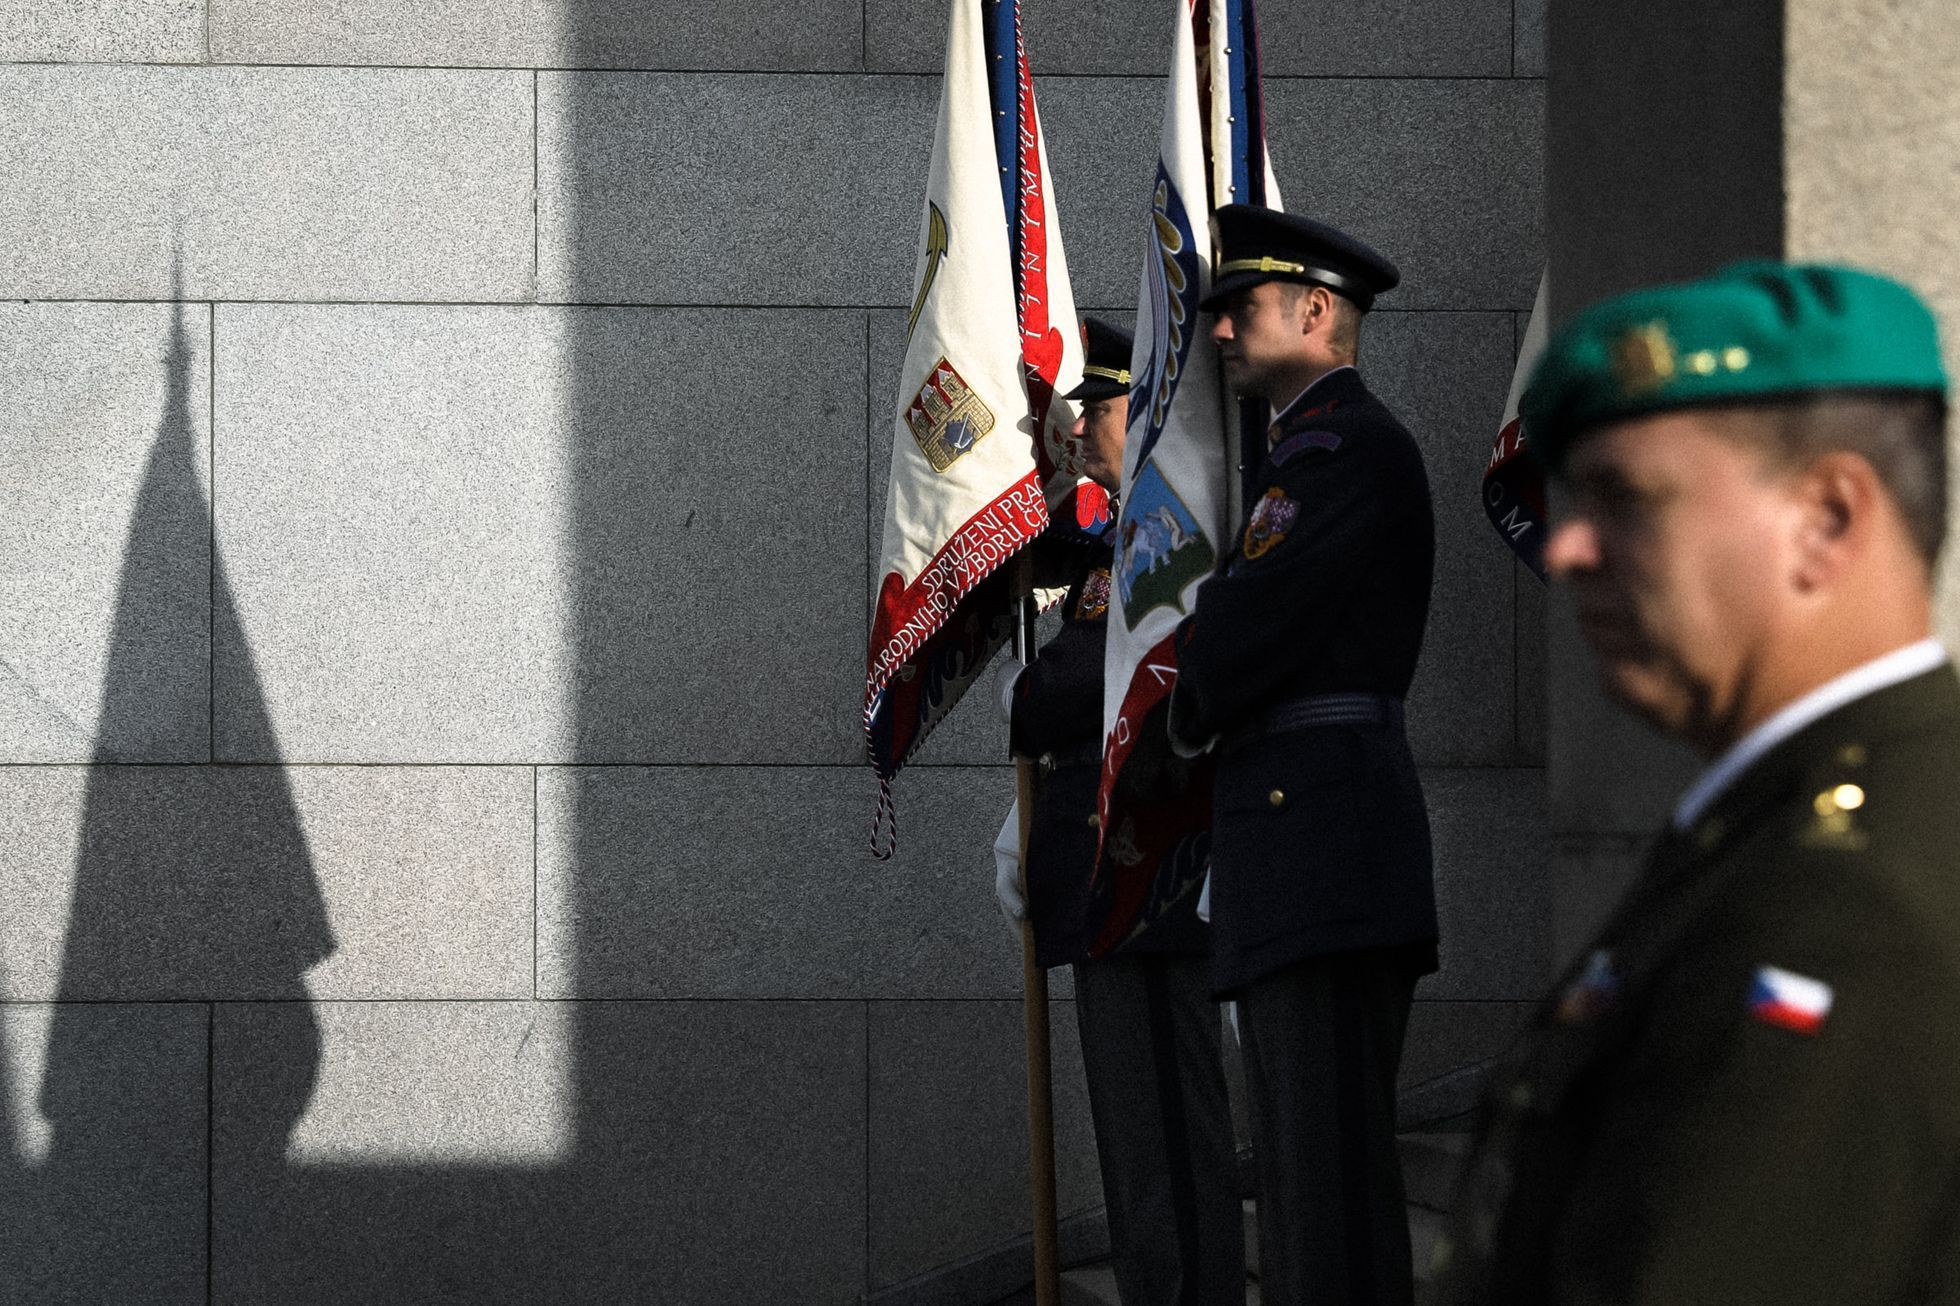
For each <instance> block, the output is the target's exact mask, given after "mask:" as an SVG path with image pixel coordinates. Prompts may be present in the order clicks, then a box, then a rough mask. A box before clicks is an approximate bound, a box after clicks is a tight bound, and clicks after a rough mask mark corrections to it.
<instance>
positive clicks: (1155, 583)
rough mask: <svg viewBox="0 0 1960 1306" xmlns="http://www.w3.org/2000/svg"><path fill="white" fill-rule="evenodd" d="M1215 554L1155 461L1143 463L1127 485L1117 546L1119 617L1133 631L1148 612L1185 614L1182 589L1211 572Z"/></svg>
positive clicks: (1215, 558) (1196, 522) (1194, 519)
mask: <svg viewBox="0 0 1960 1306" xmlns="http://www.w3.org/2000/svg"><path fill="white" fill-rule="evenodd" d="M1216 561H1217V554H1215V553H1214V552H1213V551H1212V547H1211V541H1210V540H1208V539H1206V538H1205V533H1204V532H1203V531H1201V530H1199V529H1198V521H1197V518H1195V517H1193V516H1192V515H1191V510H1190V509H1189V508H1187V507H1185V506H1184V500H1182V499H1180V498H1178V497H1177V492H1176V491H1175V490H1173V489H1171V487H1170V482H1168V481H1166V480H1165V479H1164V477H1163V473H1161V472H1159V471H1158V470H1157V465H1156V464H1155V463H1146V464H1145V465H1144V466H1143V468H1142V470H1140V471H1139V472H1138V473H1137V478H1136V482H1135V484H1133V485H1131V486H1130V498H1129V502H1128V503H1126V504H1124V506H1123V529H1122V538H1121V539H1120V540H1118V542H1117V564H1116V565H1117V582H1116V583H1117V587H1118V588H1119V589H1120V590H1121V591H1122V594H1123V617H1124V619H1125V620H1126V621H1127V622H1128V623H1129V626H1130V629H1132V630H1135V629H1136V627H1137V624H1138V623H1139V622H1141V621H1142V620H1143V617H1144V614H1145V613H1147V612H1149V611H1150V610H1151V609H1153V608H1161V607H1168V608H1175V609H1177V610H1178V611H1179V612H1182V611H1184V603H1183V600H1182V598H1181V596H1182V594H1183V593H1184V587H1185V586H1187V585H1189V584H1190V583H1191V582H1193V581H1196V580H1202V579H1204V577H1205V576H1206V575H1207V574H1209V573H1210V571H1211V569H1212V564H1213V563H1214V562H1216Z"/></svg>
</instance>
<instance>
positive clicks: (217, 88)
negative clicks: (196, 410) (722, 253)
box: [0, 65, 533, 300]
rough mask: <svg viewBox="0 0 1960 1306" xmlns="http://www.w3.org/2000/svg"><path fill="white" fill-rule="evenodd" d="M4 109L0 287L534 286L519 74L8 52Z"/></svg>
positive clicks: (279, 294)
mask: <svg viewBox="0 0 1960 1306" xmlns="http://www.w3.org/2000/svg"><path fill="white" fill-rule="evenodd" d="M0 121H6V122H8V123H11V124H13V125H12V127H11V128H10V129H9V132H8V141H9V144H8V147H7V148H5V149H0V197H4V198H0V295H3V296H5V297H8V298H18V299H84V298H102V299H137V298H161V297H164V296H167V295H171V296H174V295H176V294H178V293H181V294H182V295H184V296H188V297H191V298H219V299H302V298H312V299H408V300H428V299H436V300H449V299H468V300H511V299H528V298H530V295H531V290H532V272H533V234H532V211H533V204H532V172H533V164H532V154H533V142H532V132H531V128H532V96H531V78H530V77H529V76H528V75H526V74H523V73H516V72H460V71H441V70H417V71H398V70H382V69H359V70H349V69H269V68H268V69H238V68H198V69H183V68H172V69H164V68H137V67H90V68H76V67H36V66H27V65H15V66H12V67H0ZM28 142H31V143H32V148H31V149H30V148H28V145H27V143H28ZM174 262H176V263H181V269H182V288H181V292H179V291H178V290H177V289H176V287H175V286H174V284H173V281H172V275H173V263H174Z"/></svg>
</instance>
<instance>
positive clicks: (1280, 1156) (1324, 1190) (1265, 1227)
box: [1238, 952, 1416, 1306]
mask: <svg viewBox="0 0 1960 1306" xmlns="http://www.w3.org/2000/svg"><path fill="white" fill-rule="evenodd" d="M1415 982H1416V973H1415V970H1414V968H1413V967H1412V966H1411V965H1410V963H1409V960H1408V958H1407V956H1406V954H1403V953H1400V952H1359V953H1346V954H1341V955H1338V956H1331V957H1317V958H1312V959H1310V960H1307V961H1304V962H1298V963H1295V964H1294V965H1291V966H1288V967H1285V968H1284V969H1282V970H1278V971H1275V972H1273V973H1272V974H1270V975H1266V976H1262V977H1261V978H1259V979H1257V980H1254V981H1253V982H1252V983H1251V984H1249V985H1248V986H1246V988H1245V989H1244V990H1242V991H1241V992H1240V993H1239V995H1238V997H1239V1038H1240V1042H1241V1045H1242V1047H1243V1049H1244V1052H1245V1079H1246V1097H1247V1099H1248V1101H1249V1104H1250V1106H1251V1111H1252V1142H1253V1149H1254V1151H1255V1152H1256V1154H1257V1157H1258V1165H1259V1284H1260V1291H1261V1293H1262V1295H1263V1300H1264V1301H1265V1302H1266V1303H1267V1306H1409V1303H1410V1302H1411V1301H1412V1300H1413V1298H1414V1292H1415V1289H1414V1283H1413V1277H1412V1274H1411V1267H1410V1264H1409V1225H1408V1212H1407V1209H1406V1206H1405V1199H1404V1196H1403V1191H1402V1166H1401V1161H1400V1157H1399V1156H1398V1155H1397V1152H1396V1147H1395V1075H1396V1072H1397V1070H1398V1069H1399V1068H1400V1066H1401V1063H1402V1039H1403V1036H1404V1034H1406V1033H1407V1031H1408V1024H1409V1004H1410V1002H1411V1000H1412V999H1413V997H1414V995H1415Z"/></svg>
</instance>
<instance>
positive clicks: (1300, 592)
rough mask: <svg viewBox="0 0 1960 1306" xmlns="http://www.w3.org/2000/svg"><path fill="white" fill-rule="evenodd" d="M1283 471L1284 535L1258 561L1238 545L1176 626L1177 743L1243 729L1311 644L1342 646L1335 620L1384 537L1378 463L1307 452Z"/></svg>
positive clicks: (1345, 453) (1352, 453)
mask: <svg viewBox="0 0 1960 1306" xmlns="http://www.w3.org/2000/svg"><path fill="white" fill-rule="evenodd" d="M1295 468H1297V470H1295ZM1287 471H1288V473H1289V474H1288V475H1287V476H1285V477H1283V478H1282V480H1281V482H1280V485H1279V489H1280V490H1281V492H1282V494H1283V496H1284V497H1285V498H1286V499H1287V500H1288V501H1289V502H1290V503H1291V504H1295V505H1297V507H1292V508H1288V507H1283V508H1282V512H1283V513H1286V514H1290V515H1291V516H1292V520H1291V521H1290V522H1288V523H1287V524H1286V528H1285V530H1284V531H1283V532H1282V537H1281V538H1279V539H1277V540H1275V541H1273V542H1272V543H1270V544H1269V545H1268V546H1267V547H1266V548H1265V549H1264V550H1263V551H1262V552H1259V554H1258V556H1256V557H1252V556H1248V555H1247V553H1246V552H1245V550H1244V548H1243V540H1241V542H1240V548H1239V550H1238V551H1237V552H1235V553H1234V555H1233V558H1232V561H1231V563H1230V564H1229V566H1228V567H1227V569H1226V571H1225V572H1224V573H1222V574H1220V575H1216V576H1213V577H1212V578H1211V579H1209V580H1207V581H1206V582H1205V583H1204V584H1203V585H1202V586H1200V587H1199V589H1198V601H1197V608H1196V611H1194V612H1193V613H1192V614H1191V615H1190V616H1189V617H1187V618H1185V620H1184V622H1183V624H1182V625H1180V626H1179V627H1178V635H1177V665H1178V680H1177V690H1176V695H1177V699H1176V702H1174V704H1173V706H1172V709H1171V712H1172V728H1173V730H1174V732H1175V733H1176V735H1177V736H1178V737H1179V738H1180V739H1186V740H1196V739H1203V738H1206V737H1209V736H1211V735H1215V734H1218V733H1220V732H1222V731H1225V730H1229V729H1231V728H1233V727H1234V726H1237V725H1239V724H1240V723H1241V722H1242V721H1243V720H1244V719H1245V717H1246V714H1247V713H1248V711H1249V710H1250V709H1251V708H1252V707H1253V706H1254V705H1256V704H1259V703H1261V702H1264V701H1267V700H1269V699H1270V698H1271V697H1272V695H1273V693H1274V691H1275V690H1276V688H1277V687H1278V686H1279V685H1280V684H1281V683H1283V682H1284V681H1285V679H1286V678H1287V676H1288V674H1289V673H1290V671H1291V670H1292V668H1293V667H1294V665H1295V664H1297V662H1298V661H1299V657H1300V651H1301V649H1302V648H1304V647H1306V646H1308V643H1309V641H1314V640H1326V639H1338V638H1339V637H1340V632H1339V631H1338V630H1337V629H1333V628H1331V626H1330V621H1329V617H1330V614H1332V613H1334V612H1337V611H1339V610H1340V609H1341V608H1342V607H1343V606H1345V604H1344V599H1345V597H1346V596H1347V595H1348V594H1350V593H1352V591H1353V589H1354V587H1355V585H1356V584H1357V582H1358V576H1359V574H1360V571H1361V564H1362V563H1363V561H1364V560H1365V559H1366V558H1367V557H1368V555H1369V553H1370V551H1371V550H1374V549H1378V548H1380V547H1382V544H1383V541H1384V539H1385V537H1386V533H1387V527H1388V511H1387V504H1386V503H1385V501H1384V496H1383V493H1382V489H1381V484H1380V483H1381V480H1382V478H1381V476H1380V475H1379V474H1378V464H1377V463H1376V461H1375V460H1373V459H1371V458H1369V457H1367V456H1365V455H1364V454H1363V453H1362V452H1361V451H1360V450H1359V449H1356V448H1354V447H1352V446H1351V447H1349V448H1347V449H1341V450H1336V451H1334V452H1331V453H1324V452H1319V451H1315V452H1310V453H1307V454H1304V455H1302V456H1301V457H1300V460H1299V461H1298V462H1297V463H1296V464H1295V465H1294V467H1289V468H1288V469H1287Z"/></svg>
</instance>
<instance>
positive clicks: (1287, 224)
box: [1199, 204, 1402, 312]
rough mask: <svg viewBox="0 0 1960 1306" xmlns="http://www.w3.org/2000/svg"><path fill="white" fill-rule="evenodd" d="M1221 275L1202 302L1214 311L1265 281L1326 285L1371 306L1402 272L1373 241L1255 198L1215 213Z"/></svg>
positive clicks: (1214, 222)
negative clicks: (1264, 205) (1262, 204)
mask: <svg viewBox="0 0 1960 1306" xmlns="http://www.w3.org/2000/svg"><path fill="white" fill-rule="evenodd" d="M1212 222H1213V224H1214V227H1213V230H1214V233H1215V235H1216V237H1217V242H1218V275H1217V279H1216V280H1214V281H1213V282H1212V283H1211V294H1209V295H1207V296H1205V298H1204V301H1203V302H1202V303H1201V304H1200V305H1199V307H1200V308H1203V309H1204V310H1205V311H1206V312H1216V311H1218V309H1219V308H1220V307H1221V306H1222V305H1223V304H1224V302H1225V301H1226V300H1227V299H1229V298H1231V297H1232V296H1233V295H1235V294H1237V293H1238V292H1239V291H1241V290H1248V289H1250V288H1251V287H1253V286H1256V285H1259V284H1260V283H1261V282H1265V281H1297V282H1301V283H1304V284H1306V285H1310V286H1325V287H1327V288H1328V289H1329V290H1332V291H1334V292H1335V293H1336V294H1340V295H1345V296H1346V297H1347V298H1349V299H1351V300H1353V301H1354V303H1355V304H1356V305H1357V306H1358V307H1360V308H1361V309H1362V311H1364V312H1365V311H1367V310H1368V309H1369V308H1371V307H1373V306H1374V303H1375V296H1376V295H1379V294H1381V293H1382V292H1383V291H1386V290H1393V289H1395V287H1396V286H1397V285H1398V284H1400V283H1401V280H1402V274H1401V273H1400V272H1398V271H1397V270H1396V267H1395V265H1394V264H1393V263H1391V262H1389V261H1388V260H1387V259H1386V258H1384V257H1382V255H1381V254H1380V253H1379V252H1378V251H1377V250H1376V249H1375V248H1374V247H1373V246H1371V245H1368V244H1365V243H1363V242H1362V241H1359V240H1356V239H1355V238H1354V237H1353V236H1350V235H1348V234H1347V233H1346V232H1345V231H1341V230H1339V229H1338V228H1335V227H1330V226H1328V225H1327V224H1326V223H1324V222H1315V221H1314V220H1313V219H1312V218H1303V217H1300V216H1299V215H1297V214H1293V213H1281V212H1280V211H1279V210H1278V209H1264V208H1258V207H1256V206H1254V205H1251V204H1227V205H1226V206H1225V207H1224V208H1222V209H1219V210H1218V211H1217V213H1215V214H1213V215H1212Z"/></svg>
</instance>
